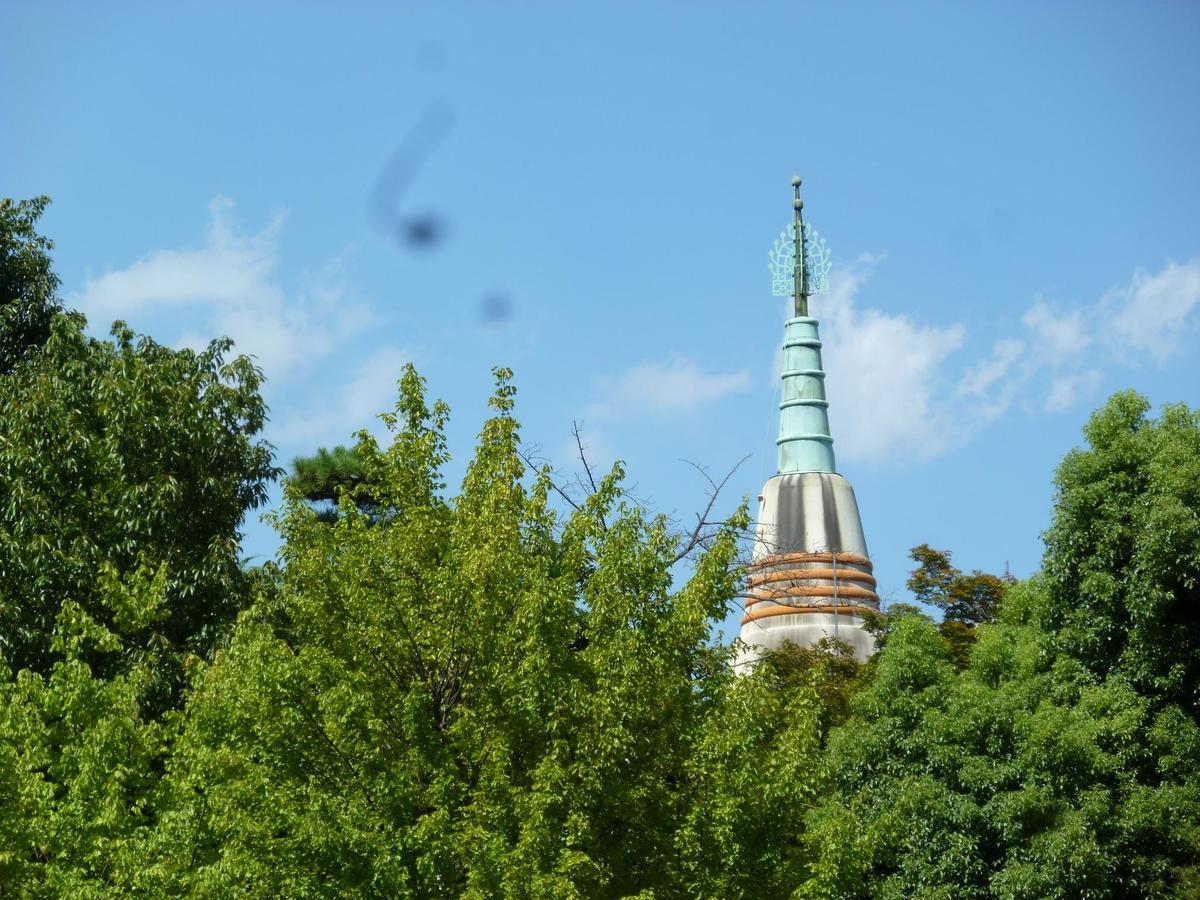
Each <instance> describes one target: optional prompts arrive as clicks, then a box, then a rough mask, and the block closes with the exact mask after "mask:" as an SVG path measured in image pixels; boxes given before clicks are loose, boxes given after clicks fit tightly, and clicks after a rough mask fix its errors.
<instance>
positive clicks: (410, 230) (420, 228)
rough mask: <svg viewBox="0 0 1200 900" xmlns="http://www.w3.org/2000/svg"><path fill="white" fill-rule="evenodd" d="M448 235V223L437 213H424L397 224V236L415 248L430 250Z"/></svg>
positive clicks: (403, 242)
mask: <svg viewBox="0 0 1200 900" xmlns="http://www.w3.org/2000/svg"><path fill="white" fill-rule="evenodd" d="M445 236H446V225H445V223H444V222H443V221H442V219H441V217H440V216H438V215H437V214H436V213H422V214H421V215H418V216H413V217H411V218H408V219H402V220H400V222H398V223H397V225H396V238H397V240H399V241H400V242H401V243H402V244H405V245H407V246H409V247H411V248H413V249H414V250H428V249H432V248H433V247H435V246H436V245H437V244H439V243H440V242H441V241H442V239H443V238H444V237H445Z"/></svg>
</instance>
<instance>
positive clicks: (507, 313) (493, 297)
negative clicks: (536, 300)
mask: <svg viewBox="0 0 1200 900" xmlns="http://www.w3.org/2000/svg"><path fill="white" fill-rule="evenodd" d="M479 317H480V318H481V319H482V320H483V323H484V324H485V325H504V324H505V323H507V322H508V321H509V320H510V319H512V317H513V302H512V299H511V298H510V297H509V296H508V295H507V294H504V293H501V292H499V291H492V292H491V293H488V294H484V296H483V299H482V300H480V301H479Z"/></svg>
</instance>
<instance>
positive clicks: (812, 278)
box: [769, 222, 831, 297]
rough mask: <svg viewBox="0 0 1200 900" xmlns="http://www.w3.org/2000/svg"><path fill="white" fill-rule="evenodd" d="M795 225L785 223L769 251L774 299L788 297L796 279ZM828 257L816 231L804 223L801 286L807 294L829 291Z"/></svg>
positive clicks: (822, 239)
mask: <svg viewBox="0 0 1200 900" xmlns="http://www.w3.org/2000/svg"><path fill="white" fill-rule="evenodd" d="M795 241H796V225H795V223H794V222H789V223H788V225H787V227H786V228H784V229H783V231H781V232H780V233H779V237H777V238H776V239H775V246H774V248H773V249H772V250H771V262H770V265H769V268H770V269H771V293H772V294H774V295H775V296H776V297H788V296H791V294H792V291H793V290H794V288H795V277H796V264H795V259H796V251H795ZM830 265H831V262H830V253H829V248H828V247H827V246H825V238H823V237H821V235H820V233H819V232H818V231H817V229H815V228H813V227H812V226H811V225H809V224H808V223H807V222H805V223H804V284H805V286H806V287H807V288H808V291H807V292H808V293H809V294H824V293H826V292H827V291H828V290H829V267H830Z"/></svg>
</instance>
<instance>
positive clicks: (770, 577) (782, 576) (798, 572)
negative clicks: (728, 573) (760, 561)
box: [746, 569, 875, 587]
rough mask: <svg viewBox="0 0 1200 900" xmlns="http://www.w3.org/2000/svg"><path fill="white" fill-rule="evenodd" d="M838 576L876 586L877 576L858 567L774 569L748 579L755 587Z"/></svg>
mask: <svg viewBox="0 0 1200 900" xmlns="http://www.w3.org/2000/svg"><path fill="white" fill-rule="evenodd" d="M834 578H836V579H837V580H838V581H839V582H840V581H861V582H863V583H864V584H869V585H871V587H874V586H875V576H874V575H868V574H867V573H866V572H860V571H859V570H858V569H836V570H835V569H772V570H771V571H768V572H760V573H758V574H757V575H751V576H750V577H749V578H747V579H746V585H747V586H748V587H754V586H755V585H759V584H770V583H772V582H775V581H793V580H795V581H819V580H830V581H831V580H833V579H834Z"/></svg>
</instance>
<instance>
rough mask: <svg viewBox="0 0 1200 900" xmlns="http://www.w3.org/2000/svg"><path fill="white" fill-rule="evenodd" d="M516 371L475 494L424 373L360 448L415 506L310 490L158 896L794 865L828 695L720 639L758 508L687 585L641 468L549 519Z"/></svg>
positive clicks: (752, 886)
mask: <svg viewBox="0 0 1200 900" xmlns="http://www.w3.org/2000/svg"><path fill="white" fill-rule="evenodd" d="M498 375H499V384H498V388H497V391H496V394H495V395H494V397H493V398H492V406H493V409H494V411H495V414H494V416H493V417H492V418H491V419H490V420H488V422H487V423H486V424H485V426H484V428H483V431H482V433H481V434H480V438H479V445H478V449H477V451H476V453H475V456H474V458H473V460H472V461H471V463H470V465H469V466H468V469H467V474H466V477H465V480H464V482H463V484H462V489H461V492H460V493H459V494H458V495H457V496H456V497H454V498H453V499H450V498H447V497H446V496H445V495H444V488H445V485H444V483H443V479H442V475H441V469H442V466H443V465H444V464H445V462H446V460H447V458H448V454H447V450H446V445H445V439H444V434H443V429H444V426H445V421H446V415H447V412H446V408H445V407H444V406H443V405H442V404H440V403H435V404H433V405H432V406H430V405H429V404H428V403H427V401H426V399H425V395H424V389H423V384H422V382H421V380H420V378H419V377H418V376H417V374H416V373H415V372H414V371H413V370H412V369H411V368H410V369H408V370H406V372H405V374H404V376H403V379H402V382H401V396H400V400H399V403H398V405H397V407H396V409H395V412H394V413H392V414H390V415H388V416H385V417H384V419H385V422H386V423H387V425H388V427H389V428H390V429H391V430H392V440H391V445H390V447H388V448H387V449H383V448H381V447H379V446H377V445H376V443H375V441H374V440H373V439H372V438H371V437H370V436H369V435H367V434H365V433H364V434H362V435H360V440H359V443H358V445H357V447H356V449H355V453H356V455H357V456H358V458H359V459H360V460H361V461H362V465H363V471H364V478H365V479H366V480H368V481H369V483H370V484H371V486H372V490H373V491H374V492H376V493H377V496H378V499H379V502H380V503H381V504H385V505H386V506H387V507H388V508H389V509H392V510H395V514H394V515H390V516H388V517H387V518H385V519H382V520H376V519H373V518H372V517H370V516H369V515H367V514H365V513H364V512H363V511H362V510H360V509H359V508H358V506H357V505H356V504H355V502H354V498H353V496H351V495H350V494H349V493H348V492H346V491H343V492H342V494H341V497H340V501H339V502H340V506H339V514H338V516H337V517H336V519H334V520H333V521H332V522H329V523H326V522H322V521H321V520H320V519H319V516H318V514H317V513H316V512H315V511H314V510H313V509H312V508H311V506H310V505H309V504H308V503H307V502H306V500H305V495H304V493H303V490H302V488H301V486H300V485H298V484H297V483H295V482H294V481H293V482H292V483H290V484H289V485H288V487H287V505H286V509H285V510H284V512H283V513H282V515H281V517H280V519H279V525H280V528H281V530H282V533H283V536H284V541H285V543H284V550H283V563H284V564H283V567H282V580H281V589H280V592H279V594H278V595H277V596H269V597H265V598H264V599H263V600H262V601H260V602H259V603H258V604H256V605H255V606H254V607H253V608H251V609H250V610H248V611H247V612H245V613H243V614H242V616H241V618H240V620H239V623H238V627H237V630H236V633H235V635H234V637H233V640H232V642H231V644H230V646H229V648H228V650H226V651H223V652H222V653H221V654H220V655H219V657H218V658H217V660H216V661H215V662H213V663H212V664H211V665H207V666H202V667H199V669H198V671H199V672H200V674H199V675H198V676H197V680H196V691H195V694H194V696H193V698H192V701H191V703H190V705H189V708H188V711H187V721H186V725H185V727H184V731H183V734H182V737H181V739H180V742H179V744H178V746H177V749H176V755H175V758H174V759H173V760H172V763H171V767H170V775H169V779H168V780H169V797H170V801H169V803H168V804H167V808H166V809H165V810H164V812H163V814H162V816H161V819H160V824H159V828H158V831H157V836H156V839H155V840H156V845H155V848H154V850H153V852H152V855H153V857H154V858H155V859H156V860H159V862H158V863H157V864H156V866H155V867H154V869H153V870H152V872H151V876H152V877H153V878H155V879H158V882H157V885H158V887H157V888H156V889H157V890H160V891H163V892H166V891H182V892H189V893H192V894H195V895H197V896H225V895H228V894H229V893H231V892H237V893H239V894H241V895H249V896H264V897H265V896H271V897H274V896H388V897H393V896H468V897H494V896H511V897H568V896H577V897H589V896H590V897H606V896H631V895H638V894H639V892H645V893H643V894H642V896H651V894H650V892H651V891H653V892H654V893H653V896H661V897H672V896H679V897H682V896H688V897H692V896H712V897H736V896H761V895H762V893H763V891H764V890H766V891H767V893H771V892H775V893H779V892H781V891H782V890H783V886H784V885H786V884H787V883H788V881H789V878H792V879H794V877H795V876H796V874H797V873H798V872H799V871H800V869H799V866H800V852H801V848H800V841H799V838H798V832H797V829H798V828H799V826H800V824H801V820H800V817H801V815H802V814H803V810H804V804H805V802H807V801H808V800H809V799H810V798H811V796H812V791H813V788H814V785H815V775H814V773H813V771H812V767H811V765H810V764H809V760H810V758H811V754H812V753H813V752H814V751H815V750H816V749H817V747H818V725H817V721H818V717H817V705H818V700H817V697H816V694H815V691H814V690H813V689H812V688H811V687H810V686H808V685H803V684H801V685H798V686H797V687H796V688H795V689H793V690H790V691H781V690H777V689H775V687H774V686H773V685H772V684H771V682H770V681H769V679H767V678H766V677H765V676H764V677H758V676H755V677H751V678H747V679H735V678H734V677H733V675H732V673H731V670H730V667H729V652H728V650H727V649H724V648H721V647H719V646H717V645H714V644H713V643H712V642H711V639H710V633H711V629H712V627H713V625H714V623H715V622H716V621H718V620H719V619H720V618H722V617H723V615H724V613H725V610H726V608H727V604H728V602H729V601H730V598H731V597H732V596H733V595H734V593H735V591H736V586H737V579H738V577H739V575H740V573H739V570H738V569H736V568H735V567H734V566H733V562H734V560H735V557H736V554H737V550H738V546H737V529H738V528H739V527H742V526H744V524H745V513H744V511H742V512H739V513H738V515H737V516H735V518H734V520H733V521H732V522H730V523H729V525H728V526H727V527H726V528H725V529H724V530H723V531H722V533H721V534H720V536H719V537H718V538H717V539H716V540H715V541H714V542H713V544H712V546H711V548H710V549H709V550H708V552H707V553H706V554H704V555H703V556H702V557H701V558H700V559H699V560H698V562H697V564H696V567H695V571H694V573H693V575H692V577H691V578H690V579H689V581H688V582H687V584H686V585H684V586H683V587H682V588H680V589H678V590H673V589H672V576H671V568H672V565H673V563H674V560H675V553H676V551H677V544H678V540H679V539H678V538H676V537H674V536H672V534H671V531H670V529H669V527H668V523H667V521H666V520H665V519H664V518H662V517H654V518H649V517H647V516H646V515H645V514H644V513H643V512H642V511H641V510H639V509H638V508H636V507H633V506H630V505H628V504H627V503H626V502H625V501H623V500H622V491H621V488H620V479H621V471H620V467H619V466H618V467H617V468H615V469H614V470H613V472H612V473H611V474H610V475H609V476H608V477H607V478H605V479H603V480H602V481H601V482H600V483H599V485H598V489H597V491H596V492H595V494H594V495H592V496H590V497H589V498H588V499H587V500H586V501H584V502H581V503H580V508H579V509H578V510H577V511H575V512H573V513H572V514H571V515H569V516H567V517H565V518H564V517H562V516H560V515H559V514H557V513H556V512H554V510H553V508H552V507H551V505H550V504H549V496H550V493H551V490H552V488H551V484H550V481H549V475H548V473H547V472H545V471H543V472H540V473H533V474H532V475H531V474H530V473H528V472H527V471H526V467H525V464H524V463H523V462H522V459H521V456H520V452H519V431H518V427H517V424H516V422H515V420H514V419H513V417H512V409H513V388H512V387H511V385H510V384H509V383H508V373H507V372H504V371H500V372H499V373H498ZM581 637H582V639H581ZM768 761H769V764H768ZM764 886H765V887H764Z"/></svg>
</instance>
